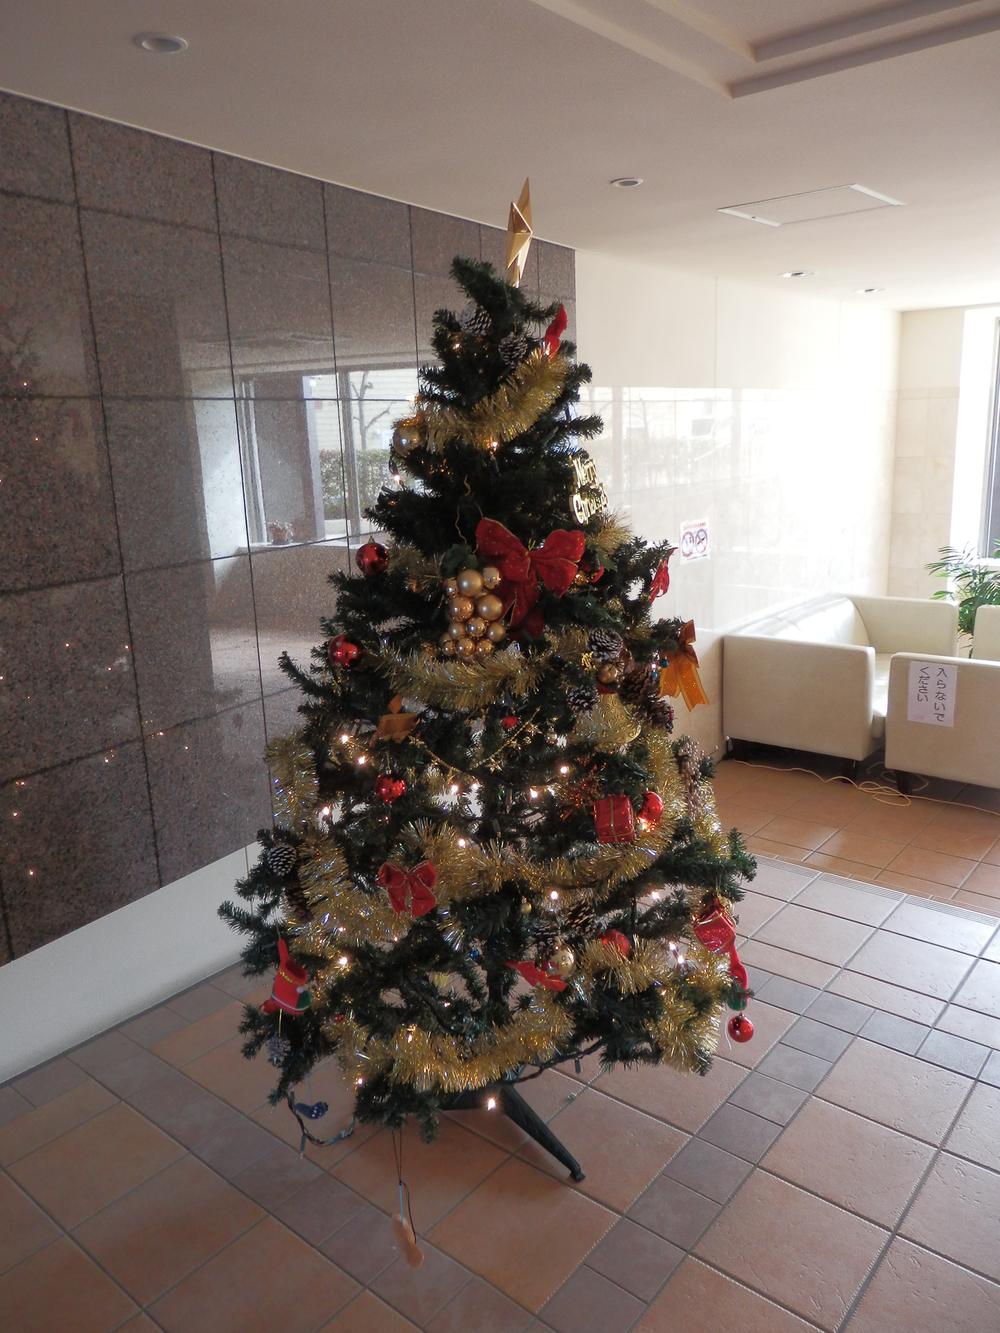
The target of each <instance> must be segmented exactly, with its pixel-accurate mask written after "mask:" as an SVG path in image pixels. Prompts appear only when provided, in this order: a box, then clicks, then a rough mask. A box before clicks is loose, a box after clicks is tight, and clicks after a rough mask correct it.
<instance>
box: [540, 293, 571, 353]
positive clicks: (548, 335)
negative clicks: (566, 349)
mask: <svg viewBox="0 0 1000 1333" xmlns="http://www.w3.org/2000/svg"><path fill="white" fill-rule="evenodd" d="M568 323H569V319H568V318H567V316H566V307H565V306H564V305H561V306H560V307H559V309H558V310H557V311H556V317H555V319H554V320H553V321H552V323H551V324H550V325H549V327H548V328H547V329H546V330H545V336H544V337H543V338H542V342H543V343H544V345H545V350H546V352H547V353H548V355H549V357H550V358H551V357H553V356H556V355H557V354H558V352H559V344H560V342H561V341H562V336H563V334H564V333H565V332H566V325H567V324H568Z"/></svg>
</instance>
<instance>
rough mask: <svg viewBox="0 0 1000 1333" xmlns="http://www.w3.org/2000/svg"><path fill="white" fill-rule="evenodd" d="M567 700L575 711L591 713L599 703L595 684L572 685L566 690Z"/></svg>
mask: <svg viewBox="0 0 1000 1333" xmlns="http://www.w3.org/2000/svg"><path fill="white" fill-rule="evenodd" d="M566 702H567V703H568V704H569V706H570V708H572V709H573V711H574V712H575V713H589V712H590V710H591V709H592V708H593V706H594V704H596V703H597V691H596V690H595V689H594V687H593V685H571V686H570V687H569V689H568V690H567V691H566Z"/></svg>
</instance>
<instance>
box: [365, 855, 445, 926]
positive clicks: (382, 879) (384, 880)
mask: <svg viewBox="0 0 1000 1333" xmlns="http://www.w3.org/2000/svg"><path fill="white" fill-rule="evenodd" d="M378 882H379V883H380V884H381V885H382V887H383V889H385V890H386V892H387V893H388V894H389V901H390V902H391V903H392V908H393V911H394V912H409V913H410V915H411V916H426V915H427V913H428V912H431V911H433V910H434V908H435V907H436V906H437V899H436V898H435V897H434V894H433V893H432V892H431V889H433V888H434V885H435V884H436V883H437V871H436V870H435V868H434V866H433V864H432V863H431V862H430V861H421V862H420V864H419V865H418V866H414V867H413V869H412V870H406V869H405V868H404V867H403V866H399V865H396V863H395V862H394V861H384V862H383V863H382V865H381V866H380V867H379V872H378Z"/></svg>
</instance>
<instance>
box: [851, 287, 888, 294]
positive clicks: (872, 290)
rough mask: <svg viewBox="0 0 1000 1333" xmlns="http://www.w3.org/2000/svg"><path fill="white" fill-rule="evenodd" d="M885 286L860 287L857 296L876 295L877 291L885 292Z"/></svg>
mask: <svg viewBox="0 0 1000 1333" xmlns="http://www.w3.org/2000/svg"><path fill="white" fill-rule="evenodd" d="M884 291H885V288H884V287H859V288H858V290H857V292H856V293H855V295H856V296H874V295H875V293H876V292H884Z"/></svg>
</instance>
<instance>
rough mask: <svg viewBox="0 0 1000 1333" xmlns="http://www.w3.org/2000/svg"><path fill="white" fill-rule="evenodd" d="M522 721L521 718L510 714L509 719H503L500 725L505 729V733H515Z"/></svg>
mask: <svg viewBox="0 0 1000 1333" xmlns="http://www.w3.org/2000/svg"><path fill="white" fill-rule="evenodd" d="M520 721H521V719H520V718H519V717H515V716H514V714H513V713H510V714H508V716H507V717H502V718H501V719H500V725H501V727H503V729H504V731H513V730H514V728H515V727H516V726H517V724H518V723H519V722H520Z"/></svg>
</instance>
